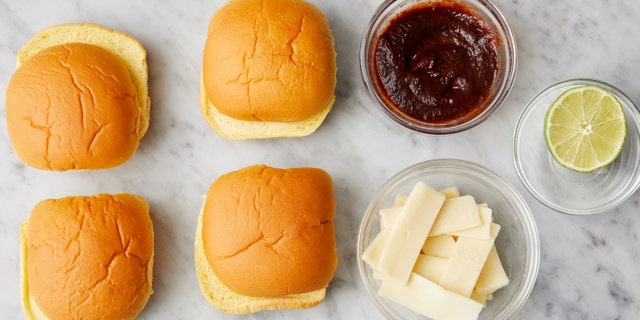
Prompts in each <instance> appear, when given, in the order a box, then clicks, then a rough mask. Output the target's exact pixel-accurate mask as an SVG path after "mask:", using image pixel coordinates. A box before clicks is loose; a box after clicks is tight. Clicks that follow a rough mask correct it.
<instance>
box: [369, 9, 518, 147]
mask: <svg viewBox="0 0 640 320" xmlns="http://www.w3.org/2000/svg"><path fill="white" fill-rule="evenodd" d="M437 2H447V3H459V4H462V5H463V6H465V7H467V8H469V9H470V10H471V11H472V12H473V13H474V14H475V15H477V16H478V17H479V18H480V19H482V20H483V21H484V22H485V23H487V25H489V26H491V28H492V29H493V31H494V34H495V35H496V36H495V40H496V42H497V49H498V70H497V73H496V76H495V80H494V82H493V85H492V87H491V90H490V92H489V96H488V97H487V98H486V99H484V100H483V101H482V102H481V103H482V106H481V107H480V108H481V109H482V111H481V112H480V113H478V114H477V115H476V116H475V117H472V118H470V119H464V120H461V121H455V122H449V123H445V124H434V123H427V122H423V121H419V120H416V119H413V118H411V117H409V116H407V115H405V114H404V113H402V112H400V111H398V110H397V108H396V107H394V106H393V103H392V102H391V101H389V99H387V98H385V97H386V95H385V94H384V89H383V88H382V87H381V85H380V84H379V81H377V78H378V75H377V72H376V68H375V61H374V57H375V49H376V44H377V41H378V37H379V35H380V34H381V33H382V32H384V30H386V28H387V26H388V25H389V22H390V21H391V20H392V19H393V18H394V17H396V16H398V15H399V14H400V13H402V12H403V11H405V10H408V9H410V8H413V7H415V6H421V5H424V4H428V3H437ZM516 69H517V50H516V43H515V38H514V36H513V33H512V31H511V28H510V27H509V24H508V23H507V21H506V19H505V18H504V16H503V15H502V13H501V12H500V10H499V9H498V8H497V7H496V6H495V5H494V4H493V3H492V2H491V1H489V0H446V1H444V0H386V1H384V2H383V3H382V4H380V6H378V8H377V10H376V12H375V13H374V15H373V17H372V18H371V20H370V22H369V26H368V28H367V30H366V31H365V33H364V34H363V37H362V42H361V44H360V71H361V73H362V78H363V81H364V85H365V87H366V88H367V92H368V93H369V96H370V98H371V101H372V102H373V105H374V106H375V107H376V108H377V109H378V110H379V111H380V112H381V114H383V115H384V116H385V117H386V118H387V119H390V120H391V121H393V122H395V123H396V124H398V125H400V126H402V127H404V128H407V129H410V130H413V131H415V132H420V133H427V134H450V133H456V132H461V131H464V130H467V129H470V128H472V127H475V126H476V125H478V124H480V123H482V122H484V121H485V120H486V119H487V118H488V117H489V116H490V115H491V114H492V113H493V112H494V111H496V110H497V109H498V107H499V106H500V105H502V103H503V102H504V100H505V99H506V98H507V96H508V95H509V92H510V91H511V87H512V86H513V82H514V81H515V78H516Z"/></svg>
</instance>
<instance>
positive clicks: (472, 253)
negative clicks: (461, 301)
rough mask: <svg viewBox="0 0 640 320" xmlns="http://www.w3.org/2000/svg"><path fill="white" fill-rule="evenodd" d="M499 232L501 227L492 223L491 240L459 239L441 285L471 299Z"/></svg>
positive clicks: (443, 274) (441, 279)
mask: <svg viewBox="0 0 640 320" xmlns="http://www.w3.org/2000/svg"><path fill="white" fill-rule="evenodd" d="M499 231H500V225H498V224H495V223H492V224H491V238H490V239H474V238H466V237H459V238H458V240H457V241H456V245H455V246H454V248H453V253H452V254H451V257H450V258H449V262H448V263H447V267H446V268H445V270H444V272H443V273H442V278H440V282H439V283H440V285H441V286H443V287H444V288H446V289H448V290H451V291H454V292H457V293H459V294H461V295H463V296H465V297H470V296H471V292H472V291H473V287H474V286H475V284H476V281H477V280H478V277H479V276H480V272H481V271H482V268H483V267H484V264H485V261H486V260H487V257H488V256H489V252H490V251H491V248H492V247H493V242H494V240H495V238H496V236H497V235H498V232H499Z"/></svg>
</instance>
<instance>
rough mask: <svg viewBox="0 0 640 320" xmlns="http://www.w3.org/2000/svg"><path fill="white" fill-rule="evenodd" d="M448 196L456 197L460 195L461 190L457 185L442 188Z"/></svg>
mask: <svg viewBox="0 0 640 320" xmlns="http://www.w3.org/2000/svg"><path fill="white" fill-rule="evenodd" d="M440 192H442V193H443V194H444V196H445V197H447V198H455V197H459V196H460V191H458V188H456V187H448V188H444V189H442V190H440Z"/></svg>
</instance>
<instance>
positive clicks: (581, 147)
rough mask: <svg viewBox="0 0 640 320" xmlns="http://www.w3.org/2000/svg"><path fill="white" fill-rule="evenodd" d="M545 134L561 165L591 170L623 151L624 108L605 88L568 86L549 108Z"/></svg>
mask: <svg viewBox="0 0 640 320" xmlns="http://www.w3.org/2000/svg"><path fill="white" fill-rule="evenodd" d="M544 136H545V141H546V142H547V146H548V147H549V151H551V155H552V156H553V158H554V159H555V160H556V161H557V162H558V163H559V164H560V165H562V166H564V167H566V168H569V169H571V170H574V171H578V172H592V171H594V170H596V169H598V168H602V167H605V166H607V165H609V164H610V163H612V162H613V160H615V159H616V158H617V157H618V155H619V154H620V151H621V150H622V146H623V145H624V140H625V138H626V136H627V122H626V118H625V114H624V109H623V108H622V104H621V103H620V101H619V100H618V98H617V97H616V96H615V95H613V94H612V93H611V92H609V91H608V90H606V89H604V88H601V87H598V86H593V85H588V86H579V87H574V88H571V89H568V90H567V91H565V92H563V93H562V94H561V95H560V96H559V97H558V98H557V99H556V100H555V101H554V102H553V104H552V105H551V107H550V108H549V110H548V111H547V114H546V116H545V122H544Z"/></svg>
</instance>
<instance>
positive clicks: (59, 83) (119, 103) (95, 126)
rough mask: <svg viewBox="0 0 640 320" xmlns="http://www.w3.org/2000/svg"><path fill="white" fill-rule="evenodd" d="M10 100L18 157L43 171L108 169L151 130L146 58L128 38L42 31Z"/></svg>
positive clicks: (75, 29) (83, 29) (99, 29)
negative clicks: (149, 128)
mask: <svg viewBox="0 0 640 320" xmlns="http://www.w3.org/2000/svg"><path fill="white" fill-rule="evenodd" d="M17 65H18V68H17V70H16V71H15V73H14V74H13V76H12V77H11V80H10V81H9V85H8V86H7V94H6V118H7V129H8V131H9V137H10V138H11V142H12V146H13V149H14V152H15V153H16V155H17V156H18V157H19V158H20V159H21V160H22V161H23V162H24V163H25V164H27V165H30V166H32V167H35V168H38V169H44V170H58V171H64V170H78V169H105V168H111V167H115V166H118V165H120V164H122V163H124V162H125V161H126V160H127V159H129V158H130V157H131V156H132V155H133V154H134V153H135V151H136V149H137V147H138V145H139V141H140V139H141V138H142V137H143V136H144V134H145V133H146V131H147V129H148V127H149V118H150V100H149V93H148V71H147V64H146V52H145V50H144V48H143V47H142V45H141V44H140V42H138V41H137V40H136V39H135V38H133V37H132V36H130V35H128V34H125V33H123V32H119V31H115V30H111V29H108V28H106V27H103V26H100V25H95V24H87V23H77V24H64V25H58V26H54V27H50V28H47V29H45V30H43V31H40V32H38V33H37V34H36V35H35V36H33V38H31V39H30V40H29V41H27V42H26V43H25V44H24V45H23V46H22V48H21V49H20V51H19V52H18V58H17Z"/></svg>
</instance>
